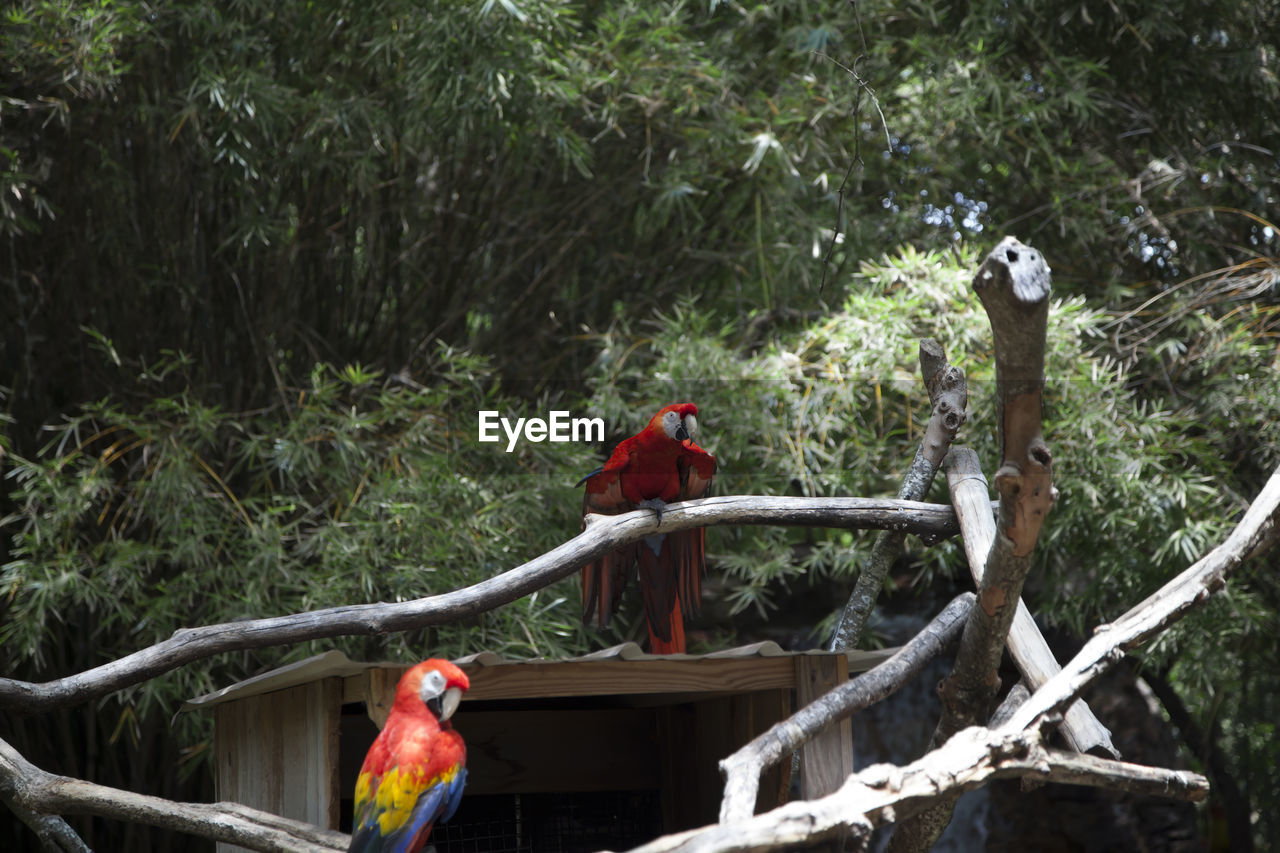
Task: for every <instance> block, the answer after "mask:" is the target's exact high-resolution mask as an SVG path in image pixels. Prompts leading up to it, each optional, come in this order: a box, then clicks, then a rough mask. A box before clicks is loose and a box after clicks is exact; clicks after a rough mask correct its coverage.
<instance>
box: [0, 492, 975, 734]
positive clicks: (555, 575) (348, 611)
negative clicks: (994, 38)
mask: <svg viewBox="0 0 1280 853" xmlns="http://www.w3.org/2000/svg"><path fill="white" fill-rule="evenodd" d="M722 524H782V525H792V524H794V525H815V526H826V527H842V528H851V529H871V530H894V529H896V530H904V531H907V532H911V533H918V534H920V535H924V536H931V537H941V536H950V535H954V534H955V533H956V532H957V531H958V529H959V528H958V526H957V524H956V519H955V513H954V512H953V511H952V509H951V508H950V507H947V506H941V505H938V504H924V503H918V502H916V501H893V500H880V499H871V498H795V497H757V496H750V495H739V496H727V497H718V498H706V499H704V500H700V501H686V502H684V503H673V504H669V505H668V506H667V508H666V510H665V511H664V512H663V514H662V523H661V525H659V524H658V523H657V519H656V515H655V513H654V512H653V511H652V510H636V511H634V512H629V513H623V514H622V515H611V516H599V515H589V516H587V529H586V530H584V531H583V532H582V533H580V534H579V535H577V536H575V537H574V538H573V539H570V540H569V541H568V542H565V543H564V544H563V545H560V546H558V547H556V548H553V549H552V550H550V551H548V552H547V553H545V554H542V555H540V556H538V557H535V558H534V559H532V560H530V561H529V562H527V563H525V564H523V565H521V566H517V567H516V568H514V569H511V570H510V571H507V572H503V573H502V574H500V575H497V576H495V577H492V578H489V579H488V580H484V581H481V582H480V583H477V584H474V585H472V586H469V587H466V588H465V589H459V590H454V591H452V592H448V593H444V594H442V595H432V596H428V597H426V598H419V599H416V600H413V601H405V602H398V603H395V604H358V605H348V606H343V607H330V608H326V609H323V610H313V611H310V612H307V613H295V614H293V615H289V616H275V617H269V618H265V619H249V620H245V621H243V622H230V623H224V624H221V625H207V626H204V627H200V628H184V629H182V630H180V631H176V632H174V634H173V636H172V637H170V638H169V639H168V640H164V641H162V642H159V643H156V644H155V645H153V646H150V647H148V648H145V649H142V650H140V651H137V652H134V653H133V654H130V655H127V656H125V657H123V658H120V659H119V660H115V661H112V662H110V663H106V664H103V665H102V666H98V667H95V668H93V669H90V670H86V671H84V672H81V673H77V674H74V675H68V676H66V677H63V678H58V679H55V680H53V681H48V682H45V683H43V684H37V683H32V682H27V681H18V680H15V679H11V678H0V710H5V711H13V712H15V713H19V714H34V713H39V712H44V711H48V710H50V709H53V708H57V707H62V706H65V705H71V704H75V703H77V702H86V701H89V700H91V699H96V698H98V697H100V696H105V695H106V694H108V693H111V692H112V691H115V690H120V689H122V688H124V687H128V686H130V685H132V684H139V683H141V682H143V681H146V680H147V679H149V678H154V677H156V676H158V675H162V674H164V673H166V672H169V671H170V670H173V669H176V668H177V667H179V666H183V665H184V664H188V663H191V662H192V661H197V660H201V659H203V658H207V657H210V656H212V655H216V654H221V653H224V652H234V651H242V650H245V649H260V648H264V647H266V646H277V645H284V644H287V643H299V642H304V641H307V640H323V639H328V638H331V637H343V636H361V635H369V634H385V633H389V632H392V631H408V630H412V629H415V628H423V627H426V626H428V625H439V624H442V623H446V622H457V621H461V620H463V619H468V618H471V617H473V616H476V615H477V614H480V613H484V612H486V611H488V610H492V609H493V608H495V607H500V606H502V605H504V604H508V603H510V602H512V601H515V600H516V599H518V598H521V597H523V596H525V595H528V594H529V593H531V592H534V591H536V590H538V589H541V588H542V587H544V586H547V585H548V584H551V583H554V582H555V581H558V580H560V579H561V578H563V577H567V576H568V575H570V574H571V573H573V572H574V571H576V570H577V569H579V568H580V567H582V566H583V565H585V564H587V563H589V562H591V561H592V560H595V559H597V558H598V557H600V556H601V555H602V554H605V553H607V552H609V551H612V550H614V549H616V548H618V547H620V546H622V545H625V544H628V543H631V542H636V541H638V540H640V539H643V538H644V537H646V536H651V535H653V534H654V533H669V532H672V531H676V530H686V529H688V528H691V527H703V526H714V525H722Z"/></svg>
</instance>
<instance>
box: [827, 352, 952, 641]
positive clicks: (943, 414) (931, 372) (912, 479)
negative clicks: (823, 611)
mask: <svg viewBox="0 0 1280 853" xmlns="http://www.w3.org/2000/svg"><path fill="white" fill-rule="evenodd" d="M920 373H921V375H922V376H923V377H924V385H925V388H926V389H927V390H928V392H929V402H930V403H931V404H932V407H933V410H932V413H931V414H930V416H929V424H928V426H927V427H925V431H924V437H923V439H922V440H921V442H920V446H919V447H917V448H916V455H915V458H914V459H913V460H912V462H911V467H910V468H909V469H908V470H907V474H906V476H905V477H904V478H903V480H902V487H901V488H900V489H899V490H898V498H899V500H913V501H918V500H920V499H921V498H923V497H924V496H925V495H926V494H928V492H929V486H930V485H931V484H932V483H933V477H934V474H936V473H937V471H938V467H939V466H940V465H941V464H942V460H943V459H944V458H945V457H946V455H947V449H948V448H949V447H951V442H952V441H954V440H955V437H956V433H957V432H959V431H960V427H961V426H963V425H964V420H965V409H966V407H967V406H968V404H969V389H968V386H967V385H966V384H965V379H964V371H963V370H961V369H960V368H958V367H953V366H952V365H950V364H948V363H947V354H946V352H945V351H944V350H943V349H942V345H941V344H939V343H938V342H937V341H935V340H933V339H932V338H926V339H925V340H923V341H921V342H920ZM904 539H906V533H904V532H902V531H899V530H885V531H882V532H880V533H879V534H878V535H877V536H876V541H875V544H873V545H872V547H871V554H870V556H868V557H867V562H866V564H865V565H863V567H862V570H861V571H860V572H858V580H857V582H856V583H855V584H854V587H853V592H852V593H850V595H849V601H848V603H846V604H845V607H844V612H843V613H842V614H841V615H840V621H839V623H837V625H836V629H835V631H834V633H833V634H832V636H831V643H830V645H829V648H830V649H831V651H841V650H843V649H852V648H856V647H857V645H858V642H859V641H860V640H861V639H862V632H863V630H864V629H865V628H866V626H867V620H868V619H869V618H871V611H872V609H873V608H874V607H875V603H876V598H877V597H878V596H879V595H880V590H881V588H882V587H883V586H884V579H885V576H886V575H887V574H888V573H889V567H890V566H891V565H893V561H894V559H895V558H896V557H897V556H898V554H899V553H901V552H902V542H903V540H904Z"/></svg>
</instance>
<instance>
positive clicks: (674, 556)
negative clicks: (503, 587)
mask: <svg viewBox="0 0 1280 853" xmlns="http://www.w3.org/2000/svg"><path fill="white" fill-rule="evenodd" d="M697 414H698V407H697V406H695V405H694V404H693V403H672V404H671V405H670V406H667V407H666V408H664V409H663V410H662V411H660V412H658V413H657V414H656V415H654V416H653V418H652V419H650V421H649V425H648V426H646V427H645V428H644V429H643V430H641V431H640V432H639V433H638V434H636V435H633V436H632V437H631V438H627V439H623V440H622V441H621V442H619V443H618V446H617V447H616V448H615V449H614V451H613V455H612V456H610V457H609V461H608V462H606V463H604V465H603V466H602V467H600V468H597V469H596V470H594V471H592V472H591V473H590V474H588V475H587V476H586V477H583V478H582V480H580V481H579V482H578V485H582V483H586V484H587V490H586V493H585V494H584V495H583V496H582V515H583V519H584V520H583V525H584V526H585V524H586V521H585V519H586V515H587V513H589V512H596V513H602V514H604V515H617V514H618V513H622V512H629V511H631V510H633V509H638V508H641V507H651V508H653V509H655V510H656V511H657V513H658V520H659V521H661V520H662V510H663V508H664V507H665V506H666V504H667V503H668V502H670V501H686V500H693V499H694V498H701V497H704V496H705V495H706V494H707V492H708V491H709V490H710V488H711V478H712V477H713V476H714V475H715V472H716V458H715V457H714V456H712V455H711V454H710V453H707V452H706V451H705V450H703V449H702V448H701V447H699V446H698V445H696V444H694V443H693V437H694V435H695V434H696V433H697V430H698V419H697V417H696V415H697ZM705 554H706V545H705V531H704V530H703V529H702V528H701V527H699V528H697V529H695V530H681V531H679V532H676V533H666V534H663V533H659V534H656V535H654V536H649V537H647V538H646V539H644V540H642V541H640V542H636V543H635V544H634V545H628V546H627V547H625V548H621V549H619V550H617V551H614V552H613V553H612V554H606V555H605V556H604V557H602V558H601V559H599V560H597V561H596V562H594V563H592V564H591V565H589V566H587V567H586V568H584V569H583V570H582V621H583V622H589V621H591V615H592V613H593V612H594V613H595V614H596V617H597V620H598V621H599V623H600V626H601V627H604V626H605V625H606V624H608V622H609V616H610V615H611V614H612V613H614V612H616V611H617V609H618V602H619V601H620V600H621V598H622V590H623V588H624V587H625V586H626V583H627V579H628V576H629V575H630V573H631V567H632V566H633V565H635V564H636V563H637V562H639V564H640V592H641V594H642V595H643V598H644V613H645V619H646V621H647V622H648V623H649V651H650V652H652V653H653V654H671V653H679V652H684V650H685V639H684V617H685V616H694V615H696V614H697V613H698V610H699V608H700V606H701V598H702V572H703V568H704V565H705Z"/></svg>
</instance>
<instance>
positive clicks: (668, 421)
mask: <svg viewBox="0 0 1280 853" xmlns="http://www.w3.org/2000/svg"><path fill="white" fill-rule="evenodd" d="M680 426H681V424H680V416H679V415H678V414H676V413H675V412H667V413H666V414H665V415H663V416H662V431H663V432H665V433H666V434H667V438H670V439H673V440H678V439H677V438H676V433H677V432H679V430H680Z"/></svg>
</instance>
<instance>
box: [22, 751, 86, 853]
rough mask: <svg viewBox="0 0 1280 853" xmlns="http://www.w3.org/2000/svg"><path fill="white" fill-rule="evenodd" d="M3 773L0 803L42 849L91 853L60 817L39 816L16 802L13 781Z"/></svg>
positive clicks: (51, 851) (70, 852) (51, 852)
mask: <svg viewBox="0 0 1280 853" xmlns="http://www.w3.org/2000/svg"><path fill="white" fill-rule="evenodd" d="M2 762H3V758H2V757H0V763H2ZM3 773H4V771H3V768H0V801H3V802H4V804H5V805H6V806H8V807H9V810H10V811H12V812H13V813H14V814H15V815H17V816H18V820H20V821H22V822H23V823H25V824H26V825H27V828H28V829H30V830H31V831H32V832H34V833H35V834H36V837H37V838H39V839H40V847H41V848H42V849H44V850H46V851H48V853H93V851H91V850H90V849H89V845H87V844H85V843H84V839H83V838H81V837H80V836H79V835H78V834H76V831H75V830H74V829H72V828H71V825H70V824H68V823H67V822H66V821H65V820H63V819H62V818H61V817H60V816H58V815H56V814H41V813H40V812H36V811H32V810H31V809H29V808H27V807H26V806H24V805H22V803H20V802H18V799H17V796H16V795H15V794H14V789H15V786H14V784H13V781H12V780H11V779H9V778H7V777H4V775H3Z"/></svg>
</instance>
